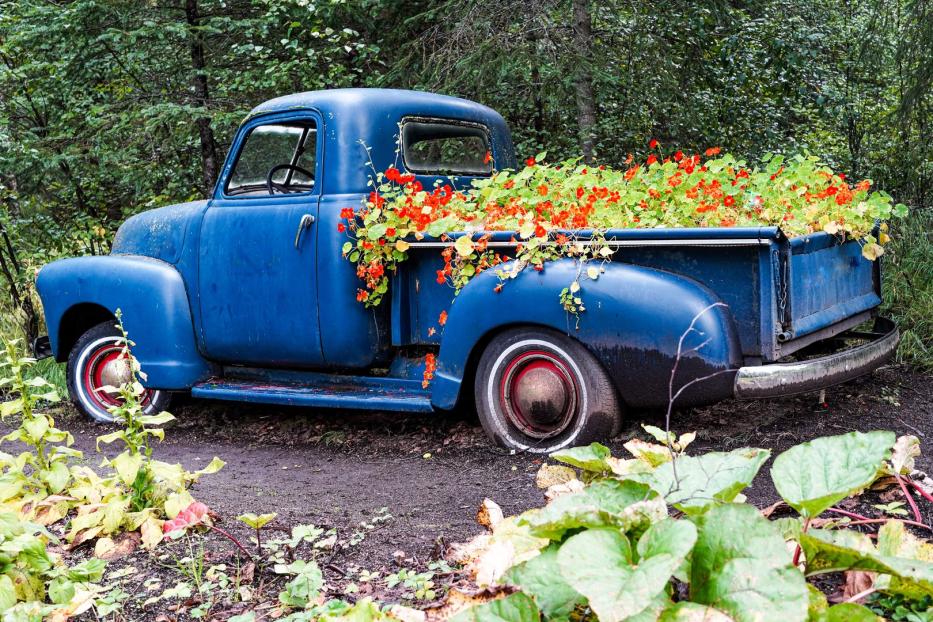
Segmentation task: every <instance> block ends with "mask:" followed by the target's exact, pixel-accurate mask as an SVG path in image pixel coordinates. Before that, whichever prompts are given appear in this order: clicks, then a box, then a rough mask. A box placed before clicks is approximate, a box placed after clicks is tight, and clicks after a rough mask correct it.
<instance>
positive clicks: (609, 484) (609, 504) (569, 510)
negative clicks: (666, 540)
mask: <svg viewBox="0 0 933 622" xmlns="http://www.w3.org/2000/svg"><path fill="white" fill-rule="evenodd" d="M666 517H667V506H665V505H664V501H662V500H661V498H660V497H659V496H658V493H656V492H655V491H654V490H652V489H651V488H650V487H649V486H647V485H646V484H642V483H639V482H634V481H630V480H626V481H621V482H620V481H618V480H612V479H606V480H600V481H597V482H595V483H594V484H591V485H590V486H587V487H586V488H584V489H583V490H581V491H580V492H575V493H571V494H566V495H561V496H560V497H558V498H556V499H554V500H553V501H552V502H551V503H549V504H548V505H546V506H544V507H543V508H539V509H535V510H530V511H528V512H525V513H524V514H522V515H521V516H520V518H519V523H520V524H525V525H528V526H529V527H530V529H531V533H532V535H534V536H538V537H541V538H548V539H550V540H560V539H561V538H562V537H563V535H564V533H565V532H567V531H568V530H571V529H578V528H580V527H591V528H595V527H616V528H618V529H621V530H622V531H629V530H638V529H645V528H647V527H648V526H649V525H651V524H652V523H656V522H658V521H660V520H663V519H664V518H666Z"/></svg>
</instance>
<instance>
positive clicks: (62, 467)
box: [42, 461, 71, 495]
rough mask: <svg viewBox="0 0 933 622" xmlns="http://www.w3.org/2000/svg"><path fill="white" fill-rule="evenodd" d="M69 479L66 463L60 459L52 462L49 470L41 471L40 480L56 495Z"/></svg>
mask: <svg viewBox="0 0 933 622" xmlns="http://www.w3.org/2000/svg"><path fill="white" fill-rule="evenodd" d="M70 479H71V471H70V470H69V469H68V465H66V464H65V463H64V462H61V461H59V462H53V463H52V467H51V468H50V469H49V470H47V471H43V472H42V480H43V481H44V482H45V484H46V485H47V486H48V487H49V491H50V492H51V493H52V494H56V495H57V494H58V493H60V492H61V491H62V490H63V489H64V488H65V486H67V485H68V480H70Z"/></svg>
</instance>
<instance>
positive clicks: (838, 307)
mask: <svg viewBox="0 0 933 622" xmlns="http://www.w3.org/2000/svg"><path fill="white" fill-rule="evenodd" d="M785 265H786V266H787V274H786V277H785V278H786V280H785V284H786V285H787V297H786V301H787V305H788V307H789V311H790V314H789V315H790V329H791V332H792V334H793V336H794V337H795V338H798V337H802V336H804V335H808V334H810V333H814V332H816V331H818V330H821V329H823V328H827V327H829V326H832V325H833V324H836V323H838V322H841V321H843V320H845V319H847V318H850V317H852V316H854V315H857V314H859V313H862V312H864V311H868V310H870V309H873V308H874V307H877V306H878V305H880V304H881V297H880V278H879V269H878V262H877V261H869V260H867V259H865V258H864V257H862V247H861V246H860V245H859V243H858V242H857V241H855V240H851V241H849V242H846V243H844V244H839V242H838V240H837V239H836V238H834V237H833V236H831V235H828V234H826V233H814V234H811V235H808V236H804V237H801V238H794V239H792V240H790V261H788V262H787V263H786V264H785ZM780 304H781V295H780V292H779V295H778V305H779V307H780Z"/></svg>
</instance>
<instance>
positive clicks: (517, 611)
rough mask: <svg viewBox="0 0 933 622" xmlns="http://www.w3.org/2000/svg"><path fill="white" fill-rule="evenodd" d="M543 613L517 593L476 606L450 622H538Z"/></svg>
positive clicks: (527, 597) (526, 597)
mask: <svg viewBox="0 0 933 622" xmlns="http://www.w3.org/2000/svg"><path fill="white" fill-rule="evenodd" d="M539 620H541V613H540V612H539V611H538V608H537V607H536V606H535V603H534V601H533V600H531V598H530V597H529V596H527V595H526V594H522V593H521V592H516V593H515V594H511V595H509V596H506V597H505V598H500V599H498V600H492V601H489V602H488V603H483V604H482V605H474V606H473V607H470V608H469V609H467V610H465V611H461V612H460V613H458V614H457V615H455V616H453V617H452V618H450V622H538V621H539Z"/></svg>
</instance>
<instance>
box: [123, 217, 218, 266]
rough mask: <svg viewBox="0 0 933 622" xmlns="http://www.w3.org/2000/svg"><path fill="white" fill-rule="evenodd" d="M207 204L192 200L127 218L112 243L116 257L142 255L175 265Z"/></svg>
mask: <svg viewBox="0 0 933 622" xmlns="http://www.w3.org/2000/svg"><path fill="white" fill-rule="evenodd" d="M206 206H207V201H191V202H189V203H179V204H177V205H168V206H166V207H160V208H158V209H153V210H149V211H146V212H143V213H141V214H137V215H136V216H132V217H131V218H129V219H127V220H126V222H124V223H123V224H122V225H121V226H120V228H119V229H118V230H117V235H116V237H115V238H114V240H113V248H112V250H111V254H113V255H141V256H143V257H153V258H155V259H161V260H162V261H165V262H168V263H172V264H174V263H176V262H177V261H178V258H179V257H180V256H181V251H182V248H184V245H185V236H186V235H188V230H189V229H192V223H193V222H196V221H197V220H199V219H200V217H201V214H202V213H203V212H204V208H205V207H206Z"/></svg>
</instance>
